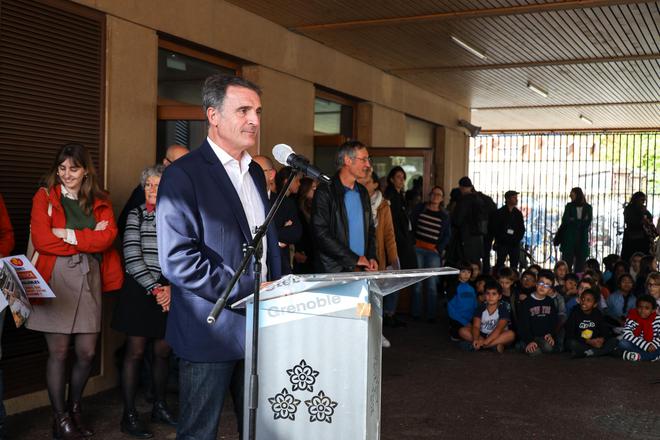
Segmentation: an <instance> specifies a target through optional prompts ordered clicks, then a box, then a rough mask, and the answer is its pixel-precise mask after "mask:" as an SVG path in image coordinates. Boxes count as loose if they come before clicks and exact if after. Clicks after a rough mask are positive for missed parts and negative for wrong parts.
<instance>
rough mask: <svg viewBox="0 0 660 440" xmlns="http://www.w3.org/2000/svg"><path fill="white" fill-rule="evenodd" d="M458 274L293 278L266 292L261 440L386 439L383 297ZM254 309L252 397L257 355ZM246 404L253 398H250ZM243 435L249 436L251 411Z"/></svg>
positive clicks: (249, 299) (246, 301)
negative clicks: (382, 434)
mask: <svg viewBox="0 0 660 440" xmlns="http://www.w3.org/2000/svg"><path fill="white" fill-rule="evenodd" d="M455 274H458V270H456V269H453V268H449V267H446V268H433V269H414V270H401V271H388V272H353V273H339V274H318V275H288V276H286V277H284V278H282V279H280V280H278V281H277V282H275V283H273V284H271V285H269V286H268V287H266V288H264V289H263V290H262V291H261V297H260V307H259V308H260V310H259V358H258V359H259V365H258V374H259V397H258V410H257V420H256V438H257V439H260V440H298V439H300V440H310V439H314V440H324V439H328V440H330V439H332V440H340V439H346V440H359V439H364V440H372V439H379V438H380V386H381V350H382V348H381V337H382V333H381V332H382V305H383V297H384V296H385V295H388V294H390V293H393V292H396V291H398V290H400V289H402V288H404V287H407V286H410V285H412V284H414V283H417V282H419V281H422V280H423V279H425V278H428V277H431V276H440V275H455ZM252 306H253V303H252V297H251V296H250V297H247V298H244V299H243V300H241V301H238V302H236V303H234V304H233V305H232V307H233V308H241V307H247V309H248V310H247V314H246V316H247V320H246V321H247V322H246V326H247V327H246V328H247V335H246V341H247V347H246V350H245V353H246V359H245V365H246V368H245V373H246V376H245V377H246V382H245V383H246V392H247V388H248V387H247V383H249V376H250V371H249V368H248V365H250V361H251V359H250V358H251V352H252V347H251V343H252V315H253V313H252ZM245 401H246V405H247V401H248V396H247V395H246V398H245ZM244 414H245V416H244V432H245V433H247V432H248V418H247V414H248V411H247V406H246V408H245V411H244Z"/></svg>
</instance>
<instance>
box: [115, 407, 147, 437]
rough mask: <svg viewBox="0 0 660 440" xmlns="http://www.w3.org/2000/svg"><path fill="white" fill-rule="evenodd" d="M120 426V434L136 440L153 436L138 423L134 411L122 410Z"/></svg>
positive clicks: (136, 414) (142, 424)
mask: <svg viewBox="0 0 660 440" xmlns="http://www.w3.org/2000/svg"><path fill="white" fill-rule="evenodd" d="M120 426H121V432H123V433H126V434H128V435H132V436H133V437H136V438H151V437H153V436H154V435H153V434H152V433H151V431H149V430H148V429H147V427H146V426H144V423H142V422H141V421H140V416H139V415H138V412H137V411H136V410H135V409H129V410H124V415H123V416H122V418H121V425H120Z"/></svg>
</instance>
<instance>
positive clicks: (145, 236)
mask: <svg viewBox="0 0 660 440" xmlns="http://www.w3.org/2000/svg"><path fill="white" fill-rule="evenodd" d="M163 169H164V166H163V165H157V166H155V167H149V168H145V169H144V171H142V175H141V178H140V184H141V186H142V188H143V189H144V195H145V200H146V202H145V203H144V204H142V205H140V206H138V207H137V208H134V209H133V210H131V211H130V212H129V213H128V217H127V218H126V230H125V232H124V243H123V249H124V262H125V264H126V277H125V281H124V286H123V287H122V290H121V292H120V295H119V302H118V303H117V308H116V309H115V313H114V317H113V321H112V328H114V329H115V330H117V331H119V332H123V333H126V335H127V338H126V351H125V353H124V362H123V366H122V383H121V388H122V397H123V400H124V412H123V416H122V419H121V423H120V428H121V431H122V432H125V433H127V434H129V435H132V436H133V437H137V438H151V437H153V433H152V432H151V431H149V430H148V429H147V427H146V426H145V425H144V423H142V421H140V418H139V416H138V413H137V410H136V409H135V395H136V393H137V388H138V385H139V381H140V365H141V363H142V360H143V358H144V351H145V348H146V346H147V342H148V341H149V340H150V339H151V340H153V349H154V356H153V363H152V365H151V374H152V380H153V385H154V397H155V401H154V405H153V409H152V412H151V420H152V421H154V422H161V423H165V424H167V425H170V426H176V419H175V418H174V416H172V414H171V413H170V410H169V408H168V407H167V404H166V403H165V396H166V389H167V377H168V369H169V357H170V353H171V351H172V350H171V348H170V346H169V344H168V343H167V341H165V329H166V326H167V312H168V311H169V307H170V285H169V282H168V281H167V280H166V279H165V278H164V277H163V275H162V274H161V270H160V263H159V262H158V242H157V241H156V197H157V195H158V185H159V184H160V178H161V176H162V174H163Z"/></svg>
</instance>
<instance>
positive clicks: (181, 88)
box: [158, 48, 235, 106]
mask: <svg viewBox="0 0 660 440" xmlns="http://www.w3.org/2000/svg"><path fill="white" fill-rule="evenodd" d="M216 73H226V74H227V75H234V73H235V72H234V70H233V69H229V68H226V67H222V66H218V65H215V64H211V63H207V62H205V61H201V60H198V59H195V58H191V57H188V56H186V55H182V54H180V53H176V52H172V51H170V50H167V49H163V48H160V49H158V97H159V98H164V99H171V100H174V101H177V102H179V103H182V104H191V105H200V106H201V105H202V93H201V91H202V85H203V84H204V80H205V79H206V78H207V77H209V76H211V75H213V74H216Z"/></svg>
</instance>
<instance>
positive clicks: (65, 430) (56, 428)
mask: <svg viewBox="0 0 660 440" xmlns="http://www.w3.org/2000/svg"><path fill="white" fill-rule="evenodd" d="M53 438H54V439H55V440H80V439H82V438H83V437H82V436H81V435H80V431H78V428H76V425H75V424H74V423H73V420H71V417H69V413H66V412H64V413H55V419H54V420H53Z"/></svg>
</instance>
